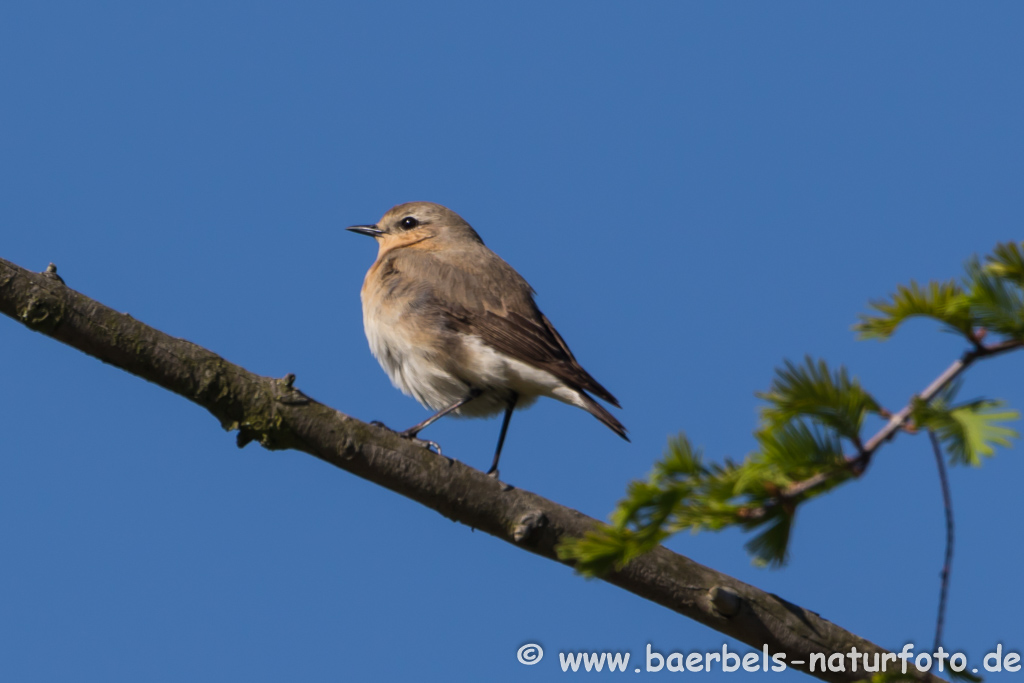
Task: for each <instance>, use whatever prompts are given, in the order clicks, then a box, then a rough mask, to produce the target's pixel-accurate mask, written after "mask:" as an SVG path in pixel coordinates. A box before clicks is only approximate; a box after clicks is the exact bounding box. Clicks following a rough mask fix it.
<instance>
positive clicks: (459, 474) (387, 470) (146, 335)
mask: <svg viewBox="0 0 1024 683" xmlns="http://www.w3.org/2000/svg"><path fill="white" fill-rule="evenodd" d="M49 271H50V272H48V273H42V274H37V273H32V272H29V271H26V270H24V269H22V268H20V267H18V266H16V265H14V264H12V263H10V262H8V261H4V260H3V259H0V312H2V313H4V314H5V315H7V316H9V317H11V318H13V319H14V320H17V321H19V322H21V323H23V324H24V325H26V326H27V327H29V328H31V329H33V330H35V331H37V332H41V333H43V334H45V335H47V336H50V337H53V338H54V339H57V340H58V341H61V342H63V343H65V344H68V345H69V346H72V347H74V348H76V349H78V350H80V351H83V352H85V353H87V354H89V355H91V356H95V357H96V358H98V359H100V360H102V361H104V362H105V363H109V364H111V365H114V366H117V367H119V368H121V369H123V370H126V371H128V372H130V373H132V374H135V375H138V376H139V377H142V378H144V379H147V380H149V381H150V382H153V383H155V384H157V385H159V386H161V387H164V388H165V389H168V390H169V391H172V392H174V393H176V394H179V395H181V396H183V397H185V398H187V399H188V400H190V401H192V402H194V403H196V404H198V405H200V406H202V407H204V408H206V409H207V410H208V411H209V412H210V413H212V414H213V415H214V416H215V417H216V418H217V419H218V420H219V421H220V423H221V425H223V426H224V428H225V429H229V430H234V429H237V430H238V432H239V434H238V443H239V445H240V446H241V445H245V444H246V443H248V442H249V441H253V440H255V441H259V442H260V443H261V444H262V445H263V446H264V447H266V448H269V449H286V448H287V449H294V450H299V451H302V452H304V453H308V454H310V455H313V456H315V457H317V458H320V459H321V460H323V461H325V462H328V463H330V464H332V465H334V466H336V467H338V468H340V469H343V470H346V471H347V472H351V473H352V474H355V475H357V476H359V477H362V478H364V479H367V480H369V481H372V482H374V483H376V484H380V485H381V486H384V487H386V488H388V489H391V490H392V491H395V492H397V493H400V494H401V495H403V496H406V497H408V498H411V499H413V500H415V501H417V502H419V503H422V504H423V505H425V506H427V507H429V508H431V509H433V510H436V511H437V512H439V513H441V514H442V515H444V516H445V517H448V518H450V519H453V520H455V521H458V522H461V523H462V524H465V525H466V526H469V527H472V528H475V529H480V530H482V531H485V532H487V533H489V534H491V535H493V536H496V537H497V538H500V539H502V540H504V541H506V542H508V543H510V544H512V545H515V546H517V547H519V548H522V549H524V550H528V551H530V552H532V553H536V554H537V555H541V556H542V557H546V558H548V559H550V560H554V561H556V562H558V561H560V560H558V557H557V555H556V553H555V547H556V546H557V545H558V544H559V542H560V541H562V540H563V539H564V538H566V537H578V536H582V535H583V534H584V533H585V532H586V531H588V530H590V529H593V528H594V527H596V526H597V525H598V521H597V520H595V519H593V518H591V517H588V516H586V515H584V514H582V513H580V512H577V511H576V510H572V509H570V508H567V507H564V506H562V505H559V504H557V503H555V502H553V501H550V500H546V499H544V498H541V497H540V496H538V495H536V494H533V493H530V492H529V491H523V490H521V489H517V488H514V487H510V486H507V485H505V484H502V483H501V482H498V481H496V480H494V479H492V478H491V477H488V476H486V475H485V474H483V473H482V472H480V471H478V470H475V469H473V468H471V467H468V466H466V465H464V464H462V463H459V462H455V461H452V460H450V459H448V458H445V457H443V456H441V455H438V454H436V453H433V452H431V451H429V450H427V449H425V448H422V447H421V446H418V445H417V444H415V443H413V442H410V441H408V440H405V439H402V438H400V437H399V436H398V435H397V434H395V433H394V432H391V431H389V430H387V429H385V428H380V427H376V426H373V425H369V424H366V423H363V422H360V421H359V420H356V419H354V418H352V417H349V416H347V415H343V414H342V413H339V412H338V411H336V410H333V409H332V408H329V407H328V406H325V405H322V404H320V403H318V402H317V401H315V400H313V399H311V398H309V397H308V396H306V395H305V394H303V393H302V392H301V391H299V390H298V389H296V388H295V387H294V386H293V383H294V379H295V378H294V376H291V375H289V376H287V377H285V378H284V379H272V378H268V377H261V376H259V375H255V374H253V373H251V372H249V371H247V370H245V369H244V368H241V367H239V366H237V365H234V364H232V363H229V362H228V361H226V360H224V359H223V358H221V357H220V356H217V355H216V354H214V353H212V352H211V351H208V350H206V349H204V348H202V347H200V346H197V345H196V344H193V343H191V342H188V341H185V340H182V339H177V338H174V337H171V336H169V335H167V334H164V333H163V332H160V331H158V330H155V329H153V328H151V327H149V326H147V325H144V324H143V323H141V322H139V321H137V320H135V319H134V318H132V317H131V316H129V315H126V314H123V313H118V312H116V311H114V310H112V309H110V308H107V307H106V306H104V305H102V304H100V303H98V302H96V301H94V300H92V299H89V298H88V297H86V296H84V295H82V294H80V293H78V292H76V291H74V290H72V289H70V288H68V287H66V286H65V285H64V283H63V281H61V280H60V278H59V277H58V276H57V275H56V269H55V268H52V269H49ZM603 580H605V581H607V582H609V583H611V584H614V585H616V586H619V587H620V588H623V589H625V590H628V591H630V592H632V593H635V594H636V595H639V596H641V597H643V598H646V599H648V600H650V601H652V602H655V603H657V604H659V605H662V606H664V607H667V608H669V609H671V610H674V611H675V612H678V613H679V614H682V615H684V616H687V617H689V618H691V619H694V620H696V621H699V622H700V623H702V624H705V625H707V626H709V627H711V628H713V629H715V630H717V631H720V632H721V633H724V634H726V635H728V636H731V637H733V638H736V639H737V640H740V641H742V642H744V643H747V644H748V645H751V646H752V647H755V648H757V649H760V648H761V647H762V646H763V645H767V647H768V650H769V651H770V652H772V653H777V652H779V653H785V654H786V659H787V663H788V662H790V661H792V660H802V661H804V662H809V660H810V654H811V653H818V652H822V653H826V655H827V654H831V653H834V652H843V653H846V652H849V651H850V648H851V647H856V648H857V650H858V651H859V652H862V653H867V654H874V653H876V652H879V653H883V652H885V650H883V649H882V648H880V647H878V646H877V645H874V644H873V643H870V642H868V641H867V640H865V639H863V638H860V637H859V636H856V635H854V634H852V633H849V632H848V631H845V630H843V629H842V628H840V627H838V626H836V625H835V624H833V623H831V622H829V621H827V620H825V619H822V618H821V617H820V616H818V615H817V614H815V613H814V612H811V611H810V610H807V609H804V608H802V607H799V606H797V605H794V604H792V603H790V602H787V601H785V600H783V599H781V598H779V597H777V596H775V595H772V594H769V593H765V592H764V591H761V590H759V589H757V588H755V587H754V586H750V585H748V584H745V583H742V582H741V581H738V580H736V579H734V578H732V577H730V576H727V575H725V574H722V573H720V572H717V571H715V570H713V569H710V568H708V567H704V566H702V565H700V564H697V563H696V562H693V561H692V560H690V559H688V558H686V557H683V556H682V555H679V554H677V553H673V552H671V551H669V550H667V549H666V548H664V547H659V548H657V549H656V550H655V551H653V552H651V553H649V554H647V555H644V556H643V557H640V558H638V559H636V560H634V561H633V562H631V563H630V564H629V565H628V566H627V567H625V568H624V569H623V570H621V571H617V572H612V573H610V574H608V575H607V576H605V577H603ZM723 596H728V598H729V599H728V600H724V599H723ZM723 605H725V606H727V609H726V608H725V607H723ZM807 666H808V665H807V664H804V665H802V666H801V665H797V666H796V667H795V668H798V669H801V670H804V671H806V670H807ZM813 675H814V676H815V677H818V678H821V679H822V680H826V681H837V682H838V681H854V680H857V679H859V678H861V677H862V676H863V674H859V673H854V672H852V671H849V672H846V673H833V672H828V671H824V672H823V671H818V672H816V673H814V674H813ZM911 675H912V676H913V677H914V678H916V679H918V680H938V679H935V678H934V677H931V676H929V675H925V674H921V673H919V672H917V671H916V670H913V669H912V671H911Z"/></svg>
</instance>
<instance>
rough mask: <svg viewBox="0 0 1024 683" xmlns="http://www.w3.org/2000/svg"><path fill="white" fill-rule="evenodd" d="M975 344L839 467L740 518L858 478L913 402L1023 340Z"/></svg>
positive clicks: (793, 486)
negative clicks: (847, 478) (842, 479)
mask: <svg viewBox="0 0 1024 683" xmlns="http://www.w3.org/2000/svg"><path fill="white" fill-rule="evenodd" d="M979 339H980V338H979ZM978 343H979V346H977V347H976V348H973V349H970V350H969V351H966V352H965V353H964V355H963V356H961V357H960V358H958V359H957V360H955V361H953V364H952V365H950V366H949V367H948V368H946V370H945V371H944V372H943V373H942V374H941V375H939V376H938V377H936V378H935V380H934V381H932V383H931V384H929V385H928V386H927V387H925V388H924V390H923V391H921V393H920V394H917V395H916V396H914V397H913V398H912V399H911V400H910V401H909V402H908V403H907V405H905V406H903V408H902V409H901V410H900V411H899V412H898V413H895V414H893V415H892V416H891V417H890V418H889V421H888V422H887V423H886V424H885V426H883V427H882V428H881V429H880V430H878V432H876V433H875V435H874V436H872V437H871V438H870V439H868V440H867V442H866V443H865V444H864V447H863V448H862V449H860V450H859V452H858V453H857V454H856V455H852V456H847V457H846V459H845V462H844V464H843V466H842V467H838V468H836V469H832V470H829V471H827V472H819V473H818V474H815V475H814V476H811V477H808V478H807V479H803V480H801V481H798V482H794V483H792V484H790V485H789V486H787V487H786V488H785V489H783V490H782V492H781V493H780V494H779V496H778V497H777V498H773V499H772V500H771V501H769V502H768V503H766V504H764V505H761V506H759V507H754V508H748V509H747V510H746V511H745V512H744V516H745V517H746V518H748V519H759V518H761V517H764V516H765V514H767V512H768V510H770V509H772V508H774V507H776V506H778V505H782V504H784V503H788V502H790V501H792V500H793V499H795V498H797V497H799V496H801V495H803V494H805V493H807V492H808V491H811V490H813V489H815V488H817V487H819V486H822V485H823V484H826V483H828V482H829V481H831V480H833V479H836V478H839V477H844V476H847V475H848V474H849V473H853V475H854V476H855V477H859V476H860V475H861V474H863V473H864V471H865V470H866V469H867V467H868V465H869V464H871V458H872V456H873V455H874V454H875V452H876V451H877V450H878V449H879V447H880V446H881V445H882V444H883V443H885V442H886V441H889V440H891V439H892V438H893V437H894V436H896V434H897V432H899V431H900V430H901V429H903V428H904V427H905V426H906V424H907V420H908V419H909V418H910V415H911V413H912V412H913V411H914V403H915V401H923V402H925V403H928V402H929V401H931V400H932V399H933V398H935V397H936V396H937V395H938V393H939V392H940V391H942V390H943V389H944V388H946V386H948V385H949V383H950V382H952V381H953V380H954V379H956V378H957V377H958V376H960V374H961V373H963V372H964V371H965V370H966V369H967V368H969V367H970V366H971V364H972V363H974V362H975V361H976V360H978V359H980V358H990V357H992V356H997V355H999V354H1001V353H1005V352H1007V351H1013V350H1014V349H1019V348H1022V347H1024V341H1020V340H1017V339H1008V340H1006V341H1002V342H999V343H998V344H992V345H990V346H984V345H980V341H979V342H978Z"/></svg>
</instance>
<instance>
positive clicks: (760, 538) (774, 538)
mask: <svg viewBox="0 0 1024 683" xmlns="http://www.w3.org/2000/svg"><path fill="white" fill-rule="evenodd" d="M768 524H769V525H768V528H767V529H765V530H764V531H762V532H761V533H759V534H758V535H757V536H755V537H754V538H752V539H751V540H749V541H748V542H747V543H746V545H744V546H743V547H744V548H746V549H747V552H749V553H750V554H751V555H753V556H754V560H753V561H754V564H755V565H756V566H758V567H768V566H770V567H781V566H782V565H783V564H785V563H786V560H787V559H788V556H789V533H790V531H791V530H792V528H793V516H792V515H789V514H786V513H785V512H783V511H782V510H776V511H775V514H773V515H771V517H770V518H769V523H768Z"/></svg>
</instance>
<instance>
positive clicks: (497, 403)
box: [349, 202, 629, 476]
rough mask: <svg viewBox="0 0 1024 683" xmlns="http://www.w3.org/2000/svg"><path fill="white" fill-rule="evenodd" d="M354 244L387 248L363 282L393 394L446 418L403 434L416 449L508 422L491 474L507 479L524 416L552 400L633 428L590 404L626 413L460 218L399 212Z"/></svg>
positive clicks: (430, 207) (370, 326)
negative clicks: (489, 420)
mask: <svg viewBox="0 0 1024 683" xmlns="http://www.w3.org/2000/svg"><path fill="white" fill-rule="evenodd" d="M349 230H351V231H353V232H358V233H360V234H363V235H369V236H371V237H373V238H374V239H376V240H377V244H378V245H379V251H378V253H377V260H376V261H374V263H373V265H372V266H370V270H369V272H367V273H366V279H365V281H364V282H363V290H362V300H363V326H364V328H365V330H366V338H367V340H369V342H370V351H372V352H373V355H374V357H375V358H376V359H377V360H378V361H379V362H380V364H381V366H382V367H383V368H384V370H385V372H387V373H388V376H389V377H390V378H391V382H392V383H393V384H394V385H395V386H396V387H398V388H399V389H401V390H402V391H403V392H404V393H405V394H407V395H409V396H412V397H413V398H415V399H416V400H417V401H419V402H420V403H422V404H423V405H424V406H427V407H428V408H431V409H432V410H436V411H438V412H437V413H436V414H435V415H432V416H431V417H429V418H427V419H426V420H424V421H423V422H420V423H419V424H417V425H415V426H413V427H410V428H409V429H407V430H405V431H404V432H401V435H402V436H404V437H407V438H415V437H416V435H417V434H418V433H419V431H420V430H421V429H423V428H424V427H426V426H428V425H430V424H432V423H433V422H434V421H436V420H438V419H439V418H441V417H444V416H445V415H447V414H449V413H454V414H455V415H459V416H465V417H488V416H491V415H496V414H498V413H500V412H501V411H503V410H504V411H505V418H504V420H503V421H502V424H501V433H500V435H499V436H498V447H497V449H496V450H495V452H494V462H492V463H491V469H490V470H488V472H487V473H488V474H491V475H494V476H497V471H498V459H499V458H500V457H501V447H502V445H503V444H504V442H505V433H506V432H507V431H508V423H509V420H510V419H511V417H512V411H513V410H515V409H516V408H525V407H527V406H529V405H530V404H532V403H533V402H534V401H535V400H537V398H538V397H539V396H550V397H551V398H556V399H558V400H559V401H562V402H564V403H568V404H570V405H574V406H578V407H580V408H583V410H586V411H587V412H589V413H590V414H591V415H593V416H594V417H596V418H597V419H598V420H600V421H601V422H603V423H604V424H606V425H607V426H608V427H609V428H610V429H611V430H612V431H614V432H615V433H616V434H618V435H619V436H621V437H622V438H623V439H626V440H627V441H628V440H629V439H628V438H627V437H626V428H625V427H623V426H622V424H621V423H620V422H619V421H618V420H616V419H615V418H614V417H613V416H612V415H611V413H609V412H608V411H607V410H606V409H605V408H604V407H603V406H602V405H601V404H599V403H598V402H597V401H595V400H594V399H593V398H591V397H590V396H589V395H588V394H587V392H590V393H592V394H594V395H595V396H597V397H598V398H601V399H604V400H605V401H608V402H609V403H611V404H612V405H614V406H615V407H616V408H618V407H619V402H618V401H617V400H616V399H615V397H614V396H612V395H611V393H609V391H608V390H607V389H605V388H604V387H603V386H601V385H600V384H598V382H597V380H595V379H594V378H593V377H591V376H590V374H589V373H588V372H587V371H586V370H584V369H583V368H582V367H580V364H579V363H577V362H576V359H575V358H574V357H573V355H572V352H571V351H569V347H568V346H567V345H566V343H565V342H564V341H563V340H562V337H561V336H560V335H559V334H558V332H557V331H555V328H554V327H553V326H552V325H551V323H550V322H549V321H548V319H547V318H546V317H545V316H544V314H543V313H541V312H540V309H538V308H537V304H536V303H534V300H533V294H534V292H533V288H532V287H530V285H529V284H528V283H527V282H526V280H524V279H523V277H522V276H521V275H520V274H519V273H517V272H516V271H515V270H513V269H512V267H511V266H510V265H508V264H507V263H505V262H504V261H503V260H502V259H501V258H500V257H499V256H498V255H497V254H495V253H494V252H493V251H491V250H490V249H488V248H487V247H486V246H484V242H483V240H481V239H480V236H479V235H478V234H476V231H475V230H473V228H471V227H470V226H469V224H468V223H467V222H466V221H464V220H463V219H462V217H461V216H459V215H458V214H457V213H455V212H454V211H452V210H450V209H447V208H445V207H443V206H440V205H438V204H432V203H430V202H410V203H407V204H399V205H398V206H396V207H394V208H393V209H391V210H390V211H388V212H387V213H386V214H384V217H383V218H381V219H380V221H379V222H378V223H376V224H375V225H354V226H352V227H350V228H349Z"/></svg>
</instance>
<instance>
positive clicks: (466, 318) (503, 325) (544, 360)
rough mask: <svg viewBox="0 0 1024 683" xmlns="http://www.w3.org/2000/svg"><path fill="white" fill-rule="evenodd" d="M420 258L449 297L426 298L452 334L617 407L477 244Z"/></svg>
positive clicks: (508, 272) (511, 273)
mask: <svg viewBox="0 0 1024 683" xmlns="http://www.w3.org/2000/svg"><path fill="white" fill-rule="evenodd" d="M474 246H475V245H474ZM452 256H455V258H452ZM423 257H425V262H424V263H422V264H420V265H421V267H423V268H425V269H427V270H428V271H433V272H432V273H431V275H432V276H433V277H430V278H429V280H428V281H429V282H438V283H444V284H443V285H442V286H444V287H445V288H446V289H447V291H450V292H452V293H453V294H454V295H455V296H448V297H445V296H440V295H439V293H438V292H437V291H436V290H435V291H434V293H433V294H434V296H433V297H432V298H433V299H434V303H435V305H437V306H438V307H440V308H441V309H442V310H443V311H444V312H445V317H446V319H447V321H448V323H449V325H451V326H452V328H453V329H456V330H458V331H460V332H464V333H468V334H475V335H477V336H479V337H480V338H481V339H482V340H483V341H484V342H486V343H487V344H490V345H491V346H493V347H494V348H495V349H496V350H498V351H501V352H502V353H504V354H506V355H508V356H511V357H512V358H515V359H517V360H520V361H522V362H524V363H529V364H531V365H533V366H535V367H538V368H540V369H542V370H546V371H548V372H550V373H551V374H552V375H554V376H555V377H557V378H558V379H560V380H562V381H563V382H565V383H566V384H567V385H568V386H570V387H572V388H573V389H576V390H578V391H589V392H590V393H592V394H594V395H595V396H597V397H598V398H601V399H603V400H605V401H608V402H609V403H611V404H612V405H614V406H615V407H616V408H618V407H619V402H618V400H617V399H616V398H615V397H614V396H612V394H611V392H609V391H608V390H607V389H605V388H604V387H603V386H601V384H600V383H598V381H597V380H595V379H594V378H593V377H591V376H590V373H588V372H587V371H586V370H584V369H583V368H582V367H581V366H580V364H579V363H577V362H576V358H575V357H574V356H573V355H572V352H571V351H570V350H569V346H568V344H566V343H565V340H563V339H562V337H561V335H559V334H558V332H557V331H556V330H555V328H554V326H553V325H552V324H551V322H550V321H549V320H548V319H547V316H545V315H544V314H543V313H541V312H540V310H539V309H538V308H537V304H536V303H534V301H533V289H532V288H531V287H530V285H529V284H528V283H527V282H526V280H524V279H523V277H522V276H521V275H519V273H517V272H516V271H515V270H513V268H512V266H510V265H508V264H507V263H505V262H504V261H503V260H501V259H500V258H499V257H498V256H496V255H495V254H494V253H493V252H491V251H490V250H489V249H487V248H486V247H484V246H483V245H482V244H481V245H479V253H472V252H471V253H465V252H462V253H461V254H455V255H453V254H452V253H451V252H426V253H423ZM595 405H596V404H595Z"/></svg>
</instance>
